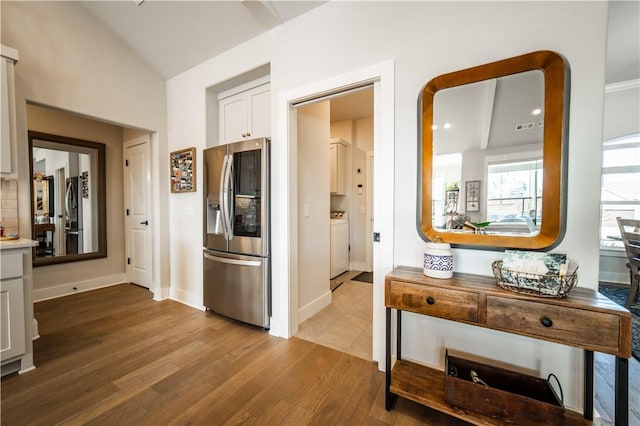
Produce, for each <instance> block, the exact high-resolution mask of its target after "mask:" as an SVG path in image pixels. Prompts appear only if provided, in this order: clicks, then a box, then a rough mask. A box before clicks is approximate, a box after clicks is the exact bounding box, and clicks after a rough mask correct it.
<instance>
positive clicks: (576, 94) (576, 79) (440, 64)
mask: <svg viewBox="0 0 640 426" xmlns="http://www.w3.org/2000/svg"><path fill="white" fill-rule="evenodd" d="M606 6H607V5H606V3H604V2H602V3H601V2H548V3H539V2H495V3H493V2H403V3H392V2H329V3H327V4H325V5H322V6H320V7H318V8H316V9H314V10H312V11H311V12H309V13H307V14H305V15H303V16H301V17H299V18H297V19H294V20H292V21H290V22H287V23H286V24H284V25H283V26H281V27H279V28H276V29H274V30H272V31H270V32H269V33H267V34H265V35H263V36H260V37H257V38H255V39H253V40H250V41H249V42H247V43H244V44H242V45H240V46H238V47H236V48H234V49H231V50H229V51H227V52H225V53H224V54H222V55H219V56H217V57H215V58H212V59H211V60H209V61H207V62H205V63H203V64H201V65H200V66H197V67H195V68H193V69H191V70H189V71H187V72H185V73H184V74H181V75H179V76H177V77H175V78H173V79H171V80H170V81H169V82H168V105H169V111H168V130H169V141H168V142H169V146H168V149H176V148H178V147H180V146H182V145H183V144H184V141H187V140H188V141H189V143H190V144H193V145H194V146H196V147H198V148H199V149H201V148H203V147H204V146H205V144H206V135H205V121H206V116H207V111H206V109H205V105H206V102H205V90H206V88H207V87H209V86H212V85H214V84H216V83H219V82H221V81H224V80H226V79H229V78H230V77H232V76H234V75H236V74H240V73H242V72H244V71H246V70H248V69H251V68H255V67H257V66H259V65H261V64H264V63H267V62H270V63H271V90H272V107H273V110H272V129H274V139H273V140H272V153H273V155H272V158H273V166H274V167H273V170H274V175H273V182H288V184H286V185H284V186H279V187H274V188H273V199H272V205H273V209H274V211H277V212H283V211H288V208H287V207H286V206H287V205H288V204H287V203H288V199H289V186H290V185H291V182H290V181H288V177H287V176H286V173H287V171H288V170H289V167H288V161H291V160H293V161H295V158H294V159H292V158H291V157H290V156H289V154H288V153H287V146H288V141H286V140H281V138H279V137H278V136H277V135H278V134H280V133H276V132H275V130H276V129H278V130H279V129H281V128H282V126H286V125H287V120H288V117H287V116H285V115H283V111H279V110H277V109H276V106H277V105H278V104H277V100H278V97H279V95H280V94H281V93H283V92H285V91H287V90H293V89H295V88H298V87H301V86H304V85H308V84H311V83H312V82H315V81H318V80H323V79H328V78H330V77H335V76H338V75H341V74H344V73H347V72H350V71H353V70H356V69H360V68H363V67H367V66H370V65H372V64H378V63H381V62H386V61H388V60H394V61H395V70H394V73H395V76H396V78H395V126H394V127H395V132H394V133H395V135H394V136H395V137H394V138H393V139H394V140H386V141H384V143H387V144H394V151H395V170H396V172H395V183H394V186H395V200H388V201H387V202H388V203H393V204H394V205H395V218H394V223H395V227H394V231H395V237H394V246H395V248H394V264H396V265H413V266H420V265H421V258H422V253H423V249H424V242H423V241H422V240H421V239H420V237H419V236H418V233H417V231H416V224H415V217H416V195H415V194H416V191H417V188H416V182H417V179H416V173H417V156H416V152H417V136H418V128H417V126H418V123H417V115H418V114H417V97H418V94H419V93H420V90H421V88H422V86H423V85H424V84H425V83H426V82H427V81H429V80H430V79H431V78H433V77H435V76H437V75H440V74H443V73H446V72H450V71H454V70H457V69H462V68H466V67H469V66H473V65H478V64H483V63H487V62H491V61H495V60H499V59H504V58H507V57H511V56H515V55H519V54H523V53H527V52H531V51H535V50H541V49H550V50H554V51H557V52H559V53H562V54H563V55H565V56H566V58H567V60H568V62H569V64H570V66H571V71H572V84H571V112H570V121H571V123H570V129H569V138H570V140H569V184H568V194H567V198H568V220H567V223H568V225H567V232H566V237H565V239H564V240H563V242H562V243H561V244H560V245H559V246H558V248H557V251H562V252H566V253H568V254H569V257H570V258H571V259H572V260H573V261H574V262H577V263H578V264H579V265H580V271H581V279H580V285H581V286H583V287H590V288H596V286H597V277H598V262H597V258H598V238H597V233H588V232H584V229H597V226H598V215H599V213H598V202H599V200H598V191H597V188H599V185H600V182H599V174H598V173H593V170H597V169H598V168H599V164H600V154H599V153H600V143H601V135H602V124H601V122H602V98H603V86H604V53H605V34H606V17H607V13H606ZM287 114H288V113H287ZM381 130H384V129H381ZM283 174H285V175H283ZM199 179H200V177H199ZM585 186H586V187H589V188H593V189H594V190H593V191H584V190H583V188H584V187H585ZM195 198H198V199H197V200H196V199H195ZM199 198H200V197H195V196H194V199H193V200H189V201H190V202H193V203H194V204H195V205H196V210H198V211H199V207H200V205H201V200H200V199H199ZM184 201H185V199H184V198H182V197H181V198H180V199H177V198H172V199H170V202H169V206H170V210H171V226H170V233H171V239H172V244H173V243H181V242H182V241H199V239H200V235H201V224H200V222H196V221H193V220H189V219H190V218H188V217H185V215H184V214H183V212H182V211H181V210H182V207H181V206H182V203H183V202H184ZM284 223H287V222H286V218H279V217H277V215H274V220H273V223H272V227H273V235H274V241H273V258H274V262H275V263H277V264H276V265H275V266H274V276H276V277H277V278H278V280H276V281H274V283H273V284H274V288H273V292H274V301H275V302H274V307H273V308H274V312H275V315H274V321H276V322H277V321H278V320H279V319H280V318H279V317H278V316H279V312H281V309H282V306H280V300H283V299H282V297H281V292H283V291H287V282H288V281H287V280H288V279H289V278H288V274H289V272H288V270H282V269H281V265H282V264H283V263H282V262H283V260H282V259H283V258H291V254H290V253H289V252H288V245H287V241H286V240H283V239H282V238H278V236H279V235H286V234H283V231H284V230H283V229H282V228H281V227H282V225H283V224H284ZM180 247H181V248H183V249H184V250H185V251H184V252H183V254H182V255H181V256H180V257H172V259H171V265H172V286H176V288H179V289H180V291H181V292H184V293H185V294H190V295H193V296H196V297H195V298H196V299H197V295H199V294H200V293H201V290H200V287H201V284H200V283H201V269H202V264H201V260H200V259H201V256H200V247H199V245H198V244H191V245H189V246H185V245H183V244H180ZM455 255H456V261H455V269H456V270H458V271H461V272H471V273H481V274H486V275H490V265H491V262H492V261H493V260H494V259H496V258H498V257H500V253H498V252H493V251H477V250H462V249H460V250H456V251H455ZM176 269H179V270H189V271H193V272H192V273H190V274H189V275H188V276H181V275H179V274H177V273H176V274H173V271H174V270H176ZM374 309H375V310H383V309H384V308H383V306H377V305H376V306H375V307H374ZM375 315H377V314H375ZM375 315H374V318H375ZM403 323H404V324H405V330H406V331H405V340H404V341H405V347H404V348H403V349H404V352H403V353H404V355H405V356H406V357H409V358H413V359H417V360H419V361H422V362H425V363H429V364H433V365H442V353H441V351H440V349H439V348H438V346H439V345H443V346H447V347H453V348H457V349H460V350H467V351H473V352H476V353H478V354H479V355H482V356H486V357H494V358H497V359H500V360H502V361H505V362H517V363H520V364H523V366H524V367H529V368H535V369H537V370H540V372H541V374H542V375H544V374H546V373H548V372H554V373H556V374H558V375H559V377H560V380H561V381H562V383H563V386H564V387H565V389H567V390H566V391H565V397H566V403H567V405H569V406H571V407H578V408H579V407H580V406H581V390H580V389H581V384H582V379H581V374H582V371H581V368H582V354H581V352H580V351H578V350H573V349H569V348H564V347H560V346H558V345H553V344H545V343H540V342H534V341H530V340H528V339H525V338H519V337H514V336H505V335H502V334H500V333H494V332H491V331H488V330H477V329H470V328H469V327H466V326H463V325H453V324H448V323H445V322H443V321H439V320H435V319H425V318H420V317H417V316H412V315H407V316H406V320H405V321H403ZM380 325H381V324H379V323H378V325H377V326H378V327H379V326H380ZM377 332H379V330H374V333H377ZM374 353H375V351H374Z"/></svg>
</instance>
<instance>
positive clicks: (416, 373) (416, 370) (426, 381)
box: [390, 360, 593, 426]
mask: <svg viewBox="0 0 640 426" xmlns="http://www.w3.org/2000/svg"><path fill="white" fill-rule="evenodd" d="M390 390H391V393H393V394H395V395H398V396H401V397H403V398H406V399H410V400H411V401H415V402H417V403H419V404H422V405H425V406H427V407H429V408H433V409H434V410H437V411H440V412H442V413H446V414H448V415H450V416H453V417H457V418H459V419H462V420H464V421H467V422H469V423H473V424H476V425H486V426H493V425H502V424H504V425H507V424H509V423H503V422H500V421H499V420H496V419H494V418H492V417H488V416H484V415H482V414H479V413H475V412H473V411H467V410H463V409H461V408H457V407H454V406H451V405H449V404H447V403H446V402H445V400H444V372H442V371H439V370H435V369H433V368H429V367H425V366H422V365H419V364H416V363H414V362H410V361H405V360H400V361H397V362H396V363H395V365H394V367H393V369H392V370H391V387H390ZM564 424H565V425H592V424H593V422H591V421H590V420H587V419H585V418H584V417H582V416H581V415H580V414H578V413H576V412H574V411H570V410H566V411H565V422H564Z"/></svg>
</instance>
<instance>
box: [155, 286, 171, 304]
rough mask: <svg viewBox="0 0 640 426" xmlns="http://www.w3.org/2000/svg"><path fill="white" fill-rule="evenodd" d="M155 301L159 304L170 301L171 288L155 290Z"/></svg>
mask: <svg viewBox="0 0 640 426" xmlns="http://www.w3.org/2000/svg"><path fill="white" fill-rule="evenodd" d="M152 291H153V300H155V301H156V302H159V301H161V300H165V299H169V298H170V297H171V289H170V288H169V287H162V288H154V289H153V290H152Z"/></svg>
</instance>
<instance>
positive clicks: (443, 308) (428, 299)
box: [386, 281, 478, 322]
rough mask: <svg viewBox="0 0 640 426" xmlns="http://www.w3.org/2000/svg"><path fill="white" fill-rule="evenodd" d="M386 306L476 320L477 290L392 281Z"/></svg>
mask: <svg viewBox="0 0 640 426" xmlns="http://www.w3.org/2000/svg"><path fill="white" fill-rule="evenodd" d="M386 306H387V307H389V308H394V309H399V310H404V311H410V312H416V313H419V314H424V315H430V316H434V317H440V318H447V319H452V320H459V321H469V322H477V321H478V293H475V292H470V291H459V290H450V289H443V288H439V287H431V286H425V285H418V284H412V283H406V282H400V281H391V282H390V285H388V286H387V291H386Z"/></svg>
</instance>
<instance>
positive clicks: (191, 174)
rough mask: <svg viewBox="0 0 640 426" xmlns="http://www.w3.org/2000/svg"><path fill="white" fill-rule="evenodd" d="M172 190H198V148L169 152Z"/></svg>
mask: <svg viewBox="0 0 640 426" xmlns="http://www.w3.org/2000/svg"><path fill="white" fill-rule="evenodd" d="M169 168H170V169H169V173H170V174H171V192H194V191H195V190H196V149H195V148H186V149H182V150H179V151H173V152H171V153H169Z"/></svg>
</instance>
